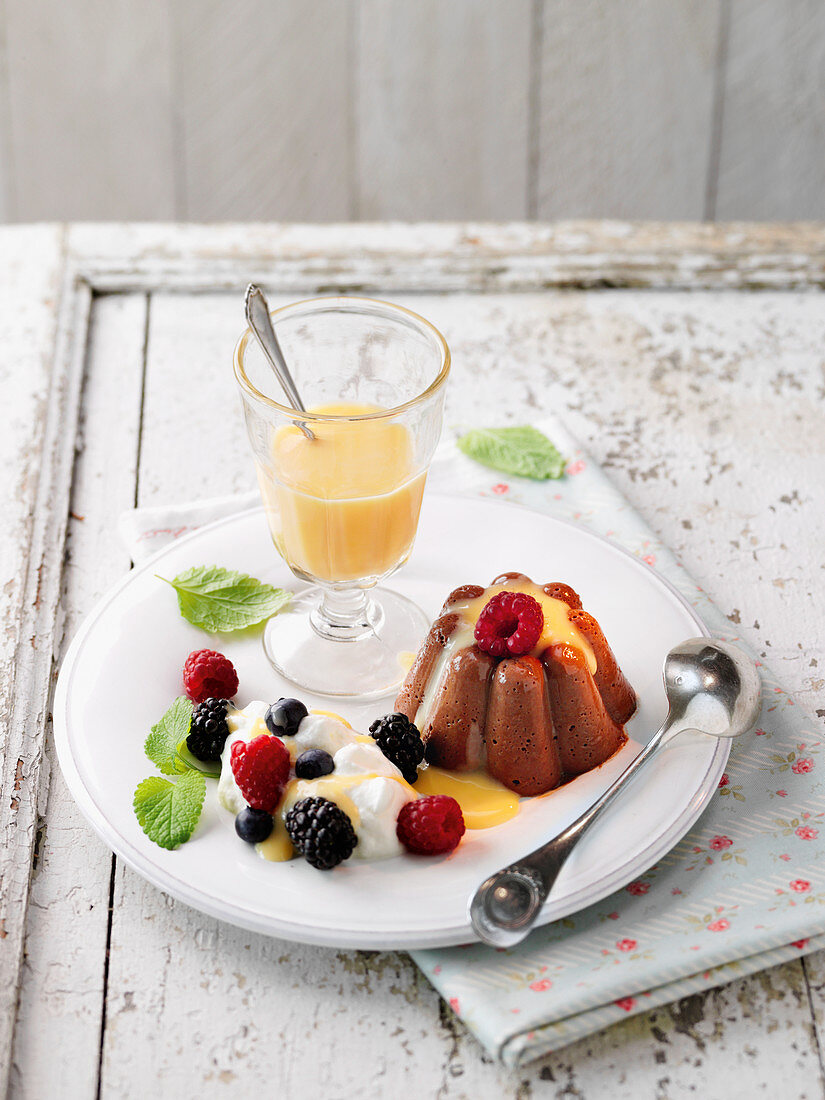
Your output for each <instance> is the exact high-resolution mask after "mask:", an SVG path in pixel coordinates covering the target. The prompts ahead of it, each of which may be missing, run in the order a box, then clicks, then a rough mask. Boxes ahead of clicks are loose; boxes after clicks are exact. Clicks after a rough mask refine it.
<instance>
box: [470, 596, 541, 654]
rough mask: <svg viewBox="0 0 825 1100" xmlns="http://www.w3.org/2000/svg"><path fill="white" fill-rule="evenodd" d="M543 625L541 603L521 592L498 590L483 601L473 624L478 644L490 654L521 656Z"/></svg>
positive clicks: (532, 645) (529, 647)
mask: <svg viewBox="0 0 825 1100" xmlns="http://www.w3.org/2000/svg"><path fill="white" fill-rule="evenodd" d="M543 629H544V612H543V611H542V609H541V604H540V603H539V602H538V601H537V600H534V599H533V597H532V596H528V595H526V594H525V593H523V592H499V594H498V595H497V596H493V597H492V599H490V600H488V601H487V603H486V604H485V605H484V608H483V610H482V612H481V614H480V615H479V617H478V622H477V623H476V628H475V640H476V642H477V643H478V648H479V649H482V650H484V652H485V653H489V654H490V656H491V657H522V656H524V654H525V653H529V652H530V650H531V649H533V648H534V647H535V646H536V644H537V642H538V640H539V638H540V637H541V632H542V630H543Z"/></svg>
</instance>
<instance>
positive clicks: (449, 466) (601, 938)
mask: <svg viewBox="0 0 825 1100" xmlns="http://www.w3.org/2000/svg"><path fill="white" fill-rule="evenodd" d="M538 427H540V428H541V430H542V431H545V432H546V433H547V434H548V435H549V436H550V438H551V439H552V440H553V441H554V443H555V444H556V445H557V447H558V448H559V449H560V450H561V451H562V453H564V454H565V455H566V456H568V462H567V467H566V474H565V477H564V478H563V479H561V480H560V481H549V482H533V481H528V480H526V479H523V478H518V477H508V476H505V475H501V474H497V473H496V472H495V471H493V470H488V469H486V468H484V467H481V466H478V465H477V464H476V463H474V462H472V461H471V460H470V459H468V458H466V457H465V456H464V455H462V454H461V453H460V452H459V450H458V448H457V447H456V446H455V441H454V440H453V439H449V438H448V439H445V440H443V441H442V443H441V445H440V447H439V450H438V452H437V455H436V458H435V460H434V462H433V465H432V468H431V471H430V476H429V480H428V488H429V489H430V490H431V491H432V490H435V491H436V492H452V493H462V494H469V495H473V496H482V497H491V498H495V499H498V500H510V501H514V502H517V503H520V504H524V505H526V506H527V507H530V508H532V509H534V510H536V511H539V512H545V513H548V514H550V515H553V516H556V517H557V518H560V519H567V520H573V521H575V522H576V523H579V524H581V525H583V526H585V527H588V528H590V529H591V530H593V531H594V532H596V533H598V534H600V535H604V536H607V537H608V538H611V539H612V540H613V541H615V542H617V543H618V544H619V545H621V546H623V547H624V548H625V549H627V550H629V551H631V553H633V554H636V555H637V556H639V557H640V558H642V560H643V561H644V562H646V564H647V565H648V566H649V567H650V568H651V569H655V570H657V572H659V573H660V574H661V575H662V576H664V577H666V578H667V580H668V581H669V582H670V583H671V584H672V585H673V586H674V587H675V588H676V589H677V590H678V591H679V592H680V593H681V594H682V596H684V597H685V598H686V599H687V600H688V601H689V602H690V603H691V604H692V605H693V606H694V607H695V608H696V610H697V612H698V613H699V615H700V617H701V618H702V619H703V621H704V622H705V624H706V625H707V627H708V628H709V629H710V631H711V632H712V633H713V634H714V635H715V636H716V637H719V638H725V639H728V640H730V641H735V642H736V643H737V644H739V645H740V646H742V647H743V648H744V649H746V650H747V649H749V647H748V645H747V644H746V643H745V642H743V640H742V639H741V638H740V637H739V636H738V635H737V634H736V633H735V632H734V629H733V624H731V623H730V622H729V621H728V620H727V619H726V618H725V617H724V615H722V614H721V612H720V611H719V610H718V609H717V608H716V607H715V606H714V605H713V604H712V603H711V601H710V600H709V599H708V597H707V595H706V594H705V593H704V592H703V591H702V589H701V588H700V587H699V586H698V585H697V584H696V583H695V582H694V581H692V580H691V578H690V577H689V575H688V574H687V572H686V571H685V570H684V568H683V567H682V566H681V565H680V563H679V562H678V561H677V560H676V558H675V557H674V555H673V554H672V553H671V552H670V551H669V550H668V549H667V547H666V546H664V545H663V544H662V543H661V541H660V540H659V539H658V538H657V536H656V535H655V534H654V533H653V531H651V529H650V528H649V527H648V526H647V525H646V524H645V522H644V520H642V518H641V517H640V516H639V515H638V513H637V512H635V511H634V509H633V508H632V507H631V505H630V504H629V503H628V502H627V501H626V500H625V498H624V497H623V495H622V494H621V493H620V492H619V491H618V489H616V487H615V486H614V485H612V484H611V482H610V481H609V480H608V479H607V478H606V477H605V475H604V474H603V473H602V471H601V470H600V469H599V468H598V466H597V465H596V464H595V463H593V462H592V461H591V460H590V458H589V457H588V456H587V455H586V454H585V453H584V452H583V451H582V449H581V448H580V447H579V445H578V444H577V442H576V441H575V440H574V439H573V438H572V437H571V436H570V435H569V434H568V432H567V431H566V429H565V428H564V427H563V425H561V424H560V423H558V422H557V421H555V420H551V419H547V420H545V421H544V422H543V423H541V424H539V425H538ZM258 500H259V498H258V494H257V492H250V493H248V494H244V495H239V496H232V497H221V498H215V499H213V500H207V501H202V502H199V503H195V504H182V505H177V506H169V507H162V508H143V509H135V510H133V511H130V512H127V513H124V515H123V516H122V517H121V519H120V523H119V530H120V534H121V536H122V538H123V539H124V541H125V543H126V545H127V546H128V547H129V549H130V552H131V554H132V557H133V559H134V560H135V561H136V562H137V561H142V560H144V559H145V558H146V557H148V556H150V555H151V554H153V553H155V552H156V551H157V550H159V549H160V548H161V547H163V546H164V545H166V544H167V543H169V542H171V541H173V540H174V539H175V538H178V537H180V535H182V534H185V533H186V532H188V531H191V530H194V529H195V528H197V527H199V526H202V525H203V524H204V523H208V522H210V521H211V520H214V519H218V518H221V517H222V516H225V515H229V514H232V513H233V512H236V511H243V510H244V509H246V508H250V507H254V506H255V505H256V504H257V503H258ZM757 664H758V665H759V666H760V674H761V676H762V683H763V705H762V714H761V717H760V721H759V725H758V728H757V731H756V734H755V735H753V736H751V737H748V738H745V739H742V740H741V741H734V742H733V747H732V751H731V755H730V760H729V762H728V767H727V771H726V772H725V774H724V775H723V776H722V779H721V781H720V785H719V790H718V792H717V793H716V794H715V795H714V797H713V798H712V800H711V802H710V803H709V805H708V807H707V808H706V810H705V812H704V813H703V814H702V816H701V817H700V818H699V820H698V821H697V822H696V824H695V825H694V827H693V828H692V829H691V830H690V832H689V833H687V834H686V835H685V837H683V839H682V840H681V841H680V842H679V843H678V844H677V845H676V846H675V847H674V848H673V849H672V850H671V851H670V852H669V853H668V854H667V855H666V856H665V857H664V858H663V859H661V860H660V861H659V862H658V863H657V864H656V865H655V866H653V867H650V868H649V869H648V870H647V871H646V872H645V873H644V874H643V875H642V876H641V877H640V878H639V879H637V880H636V881H635V882H631V883H629V884H628V885H627V886H626V887H625V888H624V889H622V890H619V891H617V892H616V893H615V894H613V895H611V896H610V897H608V898H605V899H604V900H602V901H601V902H598V903H597V904H596V905H593V906H591V907H590V908H588V909H585V910H582V911H580V912H578V913H575V914H573V915H572V916H570V917H566V918H564V919H563V920H561V921H557V922H556V923H554V924H552V925H547V926H545V927H543V928H540V929H537V930H535V931H534V932H533V933H532V934H531V936H530V937H529V938H528V939H527V941H526V942H525V943H523V944H520V945H519V946H517V947H515V948H511V949H509V950H493V949H491V948H488V947H484V946H482V945H480V944H473V945H469V946H465V947H458V948H440V949H438V950H432V951H414V952H412V957H413V959H414V960H415V961H416V963H417V964H418V966H419V967H420V968H421V970H422V971H423V973H424V974H425V975H426V976H427V978H428V979H429V980H430V981H431V982H432V984H433V985H434V986H435V988H436V989H437V990H438V992H439V993H440V994H441V996H442V997H444V999H445V1000H446V1001H448V1003H449V1004H450V1006H451V1007H452V1009H453V1010H454V1011H455V1012H456V1014H457V1015H458V1016H459V1017H460V1018H461V1019H462V1020H463V1021H464V1023H465V1024H466V1025H467V1026H468V1027H469V1028H470V1029H471V1031H472V1032H473V1033H474V1034H475V1035H476V1037H477V1038H478V1039H479V1041H480V1042H481V1043H483V1045H484V1046H485V1047H486V1048H487V1050H488V1051H490V1053H491V1054H493V1055H494V1056H496V1057H498V1058H500V1059H501V1060H502V1061H503V1062H504V1063H505V1064H506V1065H508V1066H511V1067H516V1066H519V1065H522V1064H524V1063H525V1062H528V1061H530V1060H532V1059H534V1058H537V1057H540V1056H541V1055H542V1054H546V1053H547V1052H549V1051H551V1050H555V1049H557V1048H559V1047H562V1046H564V1045H566V1044H567V1043H571V1042H573V1041H575V1040H576V1039H580V1038H582V1037H583V1036H586V1035H588V1034H590V1033H592V1032H594V1031H597V1030H599V1029H601V1028H603V1027H606V1026H608V1025H609V1024H611V1023H614V1022H616V1021H617V1020H620V1019H624V1018H625V1017H626V1016H630V1015H633V1014H635V1013H638V1012H646V1011H649V1010H650V1009H652V1008H655V1007H657V1006H658V1005H662V1004H667V1003H669V1002H671V1001H674V1000H677V999H679V998H681V997H685V996H687V995H689V994H691V993H695V992H697V991H701V990H706V989H710V988H713V987H714V986H718V985H722V984H724V983H725V982H728V981H732V980H733V979H735V978H739V977H743V976H745V975H747V974H751V973H754V972H755V971H758V970H761V969H764V968H765V967H769V966H773V965H775V964H777V963H780V962H785V961H787V960H788V959H793V958H797V957H799V956H800V955H804V954H806V953H808V952H811V951H815V950H818V949H819V948H821V947H825V907H824V906H825V848H824V847H823V845H825V821H823V818H825V801H823V788H822V782H821V779H820V775H822V774H823V772H825V754H823V752H822V747H823V738H822V736H821V735H820V734H819V732H818V731H817V730H816V729H815V727H814V724H813V720H812V719H811V718H810V717H809V716H808V715H807V714H806V713H805V712H804V711H803V710H802V708H800V707H798V706H796V705H795V703H794V700H793V698H792V697H791V696H790V695H788V694H787V693H786V692H785V690H784V689H783V688H782V687H781V685H780V684H779V683H778V682H777V680H776V679H775V677H774V676H773V675H772V673H771V672H770V671H769V670H768V669H767V668H766V667H765V665H764V664H763V663H762V662H761V661H757Z"/></svg>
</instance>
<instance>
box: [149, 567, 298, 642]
mask: <svg viewBox="0 0 825 1100" xmlns="http://www.w3.org/2000/svg"><path fill="white" fill-rule="evenodd" d="M158 579H159V580H162V581H166V583H167V584H171V586H172V587H173V588H174V589H175V591H176V592H177V594H178V607H179V608H180V613H181V615H183V617H184V619H186V621H187V622H190V623H191V624H192V625H193V626H197V627H200V629H201V630H206V631H209V633H216V632H228V631H231V630H243V629H244V628H245V627H247V626H256V625H257V624H258V623H262V622H264V620H265V619H269V618H271V616H272V615H275V614H277V613H278V612H279V611H281V610H283V608H284V607H286V605H287V604H288V603H289V601H290V598H291V596H290V593H289V592H287V591H286V590H285V589H283V588H273V587H272V585H271V584H264V583H263V581H259V580H256V579H255V577H250V576H248V574H246V573H236V572H235V571H234V570H231V569H221V568H220V567H219V566H217V565H196V566H193V567H192V568H191V569H186V570H184V572H183V573H179V574H178V575H177V577H175V578H174V579H173V580H171V581H170V580H167V579H166V577H159V578H158Z"/></svg>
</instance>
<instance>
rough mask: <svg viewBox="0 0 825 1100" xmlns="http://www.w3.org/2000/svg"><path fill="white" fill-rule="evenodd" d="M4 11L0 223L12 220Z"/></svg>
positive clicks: (0, 23) (1, 20)
mask: <svg viewBox="0 0 825 1100" xmlns="http://www.w3.org/2000/svg"><path fill="white" fill-rule="evenodd" d="M8 86H9V70H8V51H7V45H6V19H5V9H4V7H3V6H2V5H0V88H2V92H0V222H8V221H11V220H12V201H11V198H12V196H11V185H12V143H11V114H10V112H9V97H8V93H7V91H6V89H7V88H8Z"/></svg>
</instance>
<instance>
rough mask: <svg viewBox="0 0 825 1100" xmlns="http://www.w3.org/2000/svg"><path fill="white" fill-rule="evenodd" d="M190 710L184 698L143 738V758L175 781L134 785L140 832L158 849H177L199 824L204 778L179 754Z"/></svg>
mask: <svg viewBox="0 0 825 1100" xmlns="http://www.w3.org/2000/svg"><path fill="white" fill-rule="evenodd" d="M192 711H193V707H192V704H191V702H190V701H189V700H188V699H187V698H186V697H185V696H183V695H181V696H179V697H178V698H177V699H175V701H174V702H173V703H172V705H171V706H170V707H169V708H168V709H167V711H166V713H165V714H164V715H163V717H162V718H161V719H160V720H159V721H158V722H156V723H155V724H154V726H152V731H151V733H150V734H149V736H148V737H147V738H146V743H145V744H144V749H145V751H146V755H147V756H148V757H149V759H150V760H151V761H152V763H153V764H154V765H155V767H156V768H157V769H158V770H159V771H161V772H162V773H163V774H164V775H171V776H175V777H176V782H174V783H172V782H171V781H170V780H169V779H162V778H161V777H160V776H159V775H152V776H149V778H148V779H144V780H143V782H142V783H139V784H138V785H137V789H136V790H135V794H134V799H133V802H132V805H133V806H134V810H135V814H136V816H137V819H138V822H139V824H140V827H141V829H143V831H144V833H146V835H147V836H148V837H149V839H150V840H152V841H154V843H155V844H159V845H160V847H161V848H167V849H169V850H171V849H173V848H177V847H178V845H179V844H183V843H184V842H185V841H187V840H188V839H189V838H190V836H191V835H192V833H193V832H194V831H195V827H196V826H197V824H198V821H199V820H200V816H201V810H202V809H203V800H204V798H205V797H206V779H205V778H204V776H203V774H202V772H201V771H200V770H199V769H196V768H194V767H192V765H190V764H189V763H188V761H187V760H186V758H185V757H183V756H181V755H180V754H179V752H178V747H179V746H180V744H181V743H182V742H184V741H185V738H186V736H187V734H188V733H189V726H190V723H191V721H192Z"/></svg>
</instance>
